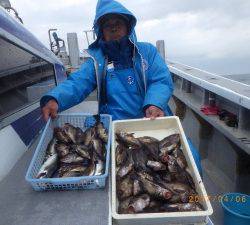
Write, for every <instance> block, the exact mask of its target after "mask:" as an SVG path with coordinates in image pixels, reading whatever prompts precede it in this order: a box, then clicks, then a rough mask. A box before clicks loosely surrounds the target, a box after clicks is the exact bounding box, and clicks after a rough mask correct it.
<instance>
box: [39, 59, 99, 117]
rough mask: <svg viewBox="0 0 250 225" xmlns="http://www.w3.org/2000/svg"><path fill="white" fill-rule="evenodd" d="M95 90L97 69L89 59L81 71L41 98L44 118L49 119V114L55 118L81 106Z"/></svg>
mask: <svg viewBox="0 0 250 225" xmlns="http://www.w3.org/2000/svg"><path fill="white" fill-rule="evenodd" d="M95 88H96V77H95V68H94V64H93V61H92V60H91V59H89V60H87V61H86V62H85V63H84V64H83V65H82V66H81V68H80V69H79V70H77V71H76V72H73V73H71V74H70V76H69V77H68V79H67V80H66V81H64V82H62V83H61V84H59V85H58V86H57V87H55V88H54V89H52V90H51V91H50V92H49V93H47V94H46V95H45V96H43V97H42V98H41V100H40V104H41V108H42V113H43V116H44V118H45V119H47V116H48V114H49V115H51V116H52V117H54V116H55V115H56V113H57V111H63V110H66V109H68V108H70V107H72V106H74V105H77V104H79V103H80V102H82V101H83V100H84V99H85V98H86V97H87V96H88V95H89V94H90V93H91V92H92V91H93V90H94V89H95ZM56 104H57V106H56ZM45 114H46V115H45Z"/></svg>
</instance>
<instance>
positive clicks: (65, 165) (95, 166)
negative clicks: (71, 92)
mask: <svg viewBox="0 0 250 225" xmlns="http://www.w3.org/2000/svg"><path fill="white" fill-rule="evenodd" d="M95 118H96V123H95V124H94V126H91V127H89V128H88V129H86V130H85V131H83V130H82V129H81V128H79V127H74V126H73V125H71V124H70V123H65V125H64V126H63V127H56V128H54V135H53V138H52V140H51V141H50V142H49V144H48V147H47V150H46V156H45V159H44V162H43V164H42V167H41V169H40V170H39V172H38V174H37V176H36V177H37V178H50V177H79V176H98V175H102V174H103V173H104V170H105V156H106V149H105V144H106V143H107V141H108V134H107V131H106V129H105V128H104V125H103V123H102V122H101V121H100V117H99V116H96V117H95Z"/></svg>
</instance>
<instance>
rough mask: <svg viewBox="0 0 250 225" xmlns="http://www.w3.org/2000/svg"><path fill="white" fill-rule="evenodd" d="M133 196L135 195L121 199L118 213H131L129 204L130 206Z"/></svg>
mask: <svg viewBox="0 0 250 225" xmlns="http://www.w3.org/2000/svg"><path fill="white" fill-rule="evenodd" d="M132 198H133V197H132V196H131V197H128V198H126V199H124V200H121V201H120V202H119V206H118V213H120V214H127V213H129V212H128V206H129V203H130V201H131V199H132Z"/></svg>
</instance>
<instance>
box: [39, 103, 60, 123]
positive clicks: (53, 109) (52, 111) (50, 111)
mask: <svg viewBox="0 0 250 225" xmlns="http://www.w3.org/2000/svg"><path fill="white" fill-rule="evenodd" d="M57 111H58V104H57V102H56V101H55V100H50V101H48V102H47V104H46V105H45V106H44V107H43V108H42V114H43V119H44V120H45V121H48V119H49V117H50V116H51V118H52V119H54V118H56V117H57Z"/></svg>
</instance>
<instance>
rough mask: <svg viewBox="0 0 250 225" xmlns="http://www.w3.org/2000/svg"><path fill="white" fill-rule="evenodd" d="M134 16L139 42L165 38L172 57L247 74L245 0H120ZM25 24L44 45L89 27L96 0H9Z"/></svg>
mask: <svg viewBox="0 0 250 225" xmlns="http://www.w3.org/2000/svg"><path fill="white" fill-rule="evenodd" d="M119 2H121V3H122V4H124V5H125V6H126V7H127V8H128V9H129V10H130V11H132V12H133V13H134V14H135V16H136V17H137V20H138V22H137V26H136V33H137V37H138V40H139V41H147V42H151V43H153V44H155V42H156V41H157V40H159V39H163V40H165V44H166V52H167V57H168V58H169V59H170V60H173V61H179V62H182V63H184V64H188V65H191V66H195V67H198V68H201V69H205V70H207V71H210V72H214V73H217V74H241V73H249V74H250V0H209V1H201V0H137V1H135V0H119ZM11 3H12V6H13V7H14V8H16V9H17V11H18V12H19V15H20V17H21V18H22V19H23V21H24V23H25V26H26V27H27V28H28V29H29V30H30V31H31V32H32V33H34V34H35V35H36V36H37V37H38V38H39V39H40V40H41V41H42V42H43V43H44V44H45V45H46V46H49V44H48V43H49V42H48V34H47V33H48V29H49V28H57V29H58V36H59V37H61V38H63V39H65V40H66V33H68V32H77V34H78V38H79V45H80V48H81V49H83V48H86V40H85V36H84V34H83V30H89V29H91V28H92V23H93V19H94V16H95V6H96V3H97V0H60V1H59V0H39V1H38V0H11Z"/></svg>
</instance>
